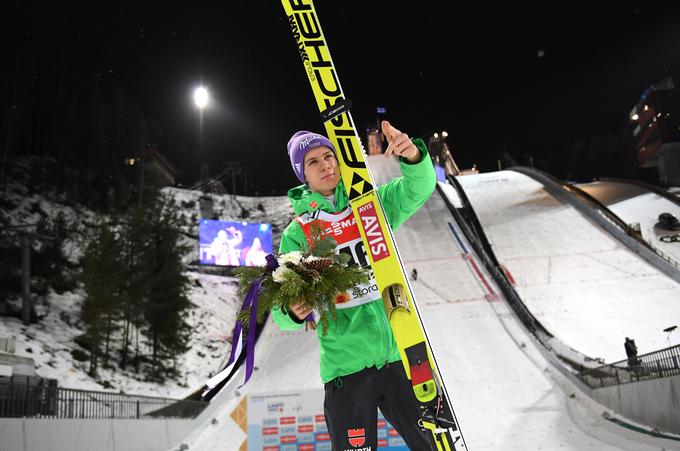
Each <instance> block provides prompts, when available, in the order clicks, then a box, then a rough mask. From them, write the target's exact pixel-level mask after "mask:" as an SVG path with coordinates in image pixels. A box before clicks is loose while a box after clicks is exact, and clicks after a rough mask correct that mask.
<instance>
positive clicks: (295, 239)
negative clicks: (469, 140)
mask: <svg viewBox="0 0 680 451" xmlns="http://www.w3.org/2000/svg"><path fill="white" fill-rule="evenodd" d="M413 143H414V144H415V145H416V146H417V147H418V149H419V150H420V152H421V154H422V158H421V160H420V161H419V162H418V163H412V164H410V163H408V162H406V161H405V160H404V159H402V160H401V162H400V166H401V172H402V176H401V177H396V178H394V179H392V180H390V181H389V182H388V183H386V184H384V185H380V186H378V188H377V189H378V195H379V196H380V199H381V201H382V205H383V207H384V209H385V214H386V216H387V220H388V222H389V224H390V226H391V227H392V230H396V229H397V228H398V227H399V226H400V225H401V224H403V223H404V221H406V220H407V219H408V218H409V217H410V216H411V215H413V213H415V212H416V211H417V210H418V209H419V208H420V207H421V206H422V205H423V204H424V203H425V202H426V201H427V199H428V198H429V197H430V195H431V194H432V192H433V191H434V187H435V184H436V180H437V178H436V175H435V172H434V167H433V165H432V161H431V160H430V158H429V157H428V154H427V147H426V146H425V143H424V142H423V141H422V140H420V139H414V140H413ZM288 199H289V200H290V203H291V204H292V205H293V209H294V210H295V214H296V215H301V214H303V213H305V212H308V211H309V212H311V211H314V209H313V208H312V207H311V206H310V203H312V202H311V200H312V199H313V200H316V204H318V207H317V208H321V209H322V210H323V211H326V212H329V213H334V212H338V211H341V210H343V209H345V208H346V207H347V205H348V199H347V192H346V191H345V186H344V184H343V182H342V181H340V183H339V184H338V186H337V187H336V188H335V201H334V204H335V207H333V206H332V205H331V204H330V203H329V202H328V201H327V200H326V198H325V197H323V196H322V195H321V194H319V193H312V192H311V191H310V190H309V187H308V186H307V185H300V186H297V187H295V188H292V189H290V190H289V191H288ZM305 243H306V238H305V235H304V233H303V232H302V229H301V227H300V225H299V224H298V223H297V221H292V222H291V223H290V224H289V225H288V226H287V227H286V229H285V230H284V231H283V235H282V237H281V245H280V247H279V252H280V253H287V252H292V251H296V250H300V249H302V248H303V246H304V245H305ZM378 300H379V302H370V303H368V304H364V305H359V306H357V307H350V308H345V309H338V310H337V319H336V320H332V319H331V320H329V322H328V331H327V334H326V335H325V336H324V335H322V333H321V327H319V328H318V329H317V332H318V337H319V354H320V370H321V379H322V380H323V382H324V383H326V382H328V381H331V380H333V379H335V378H336V377H339V376H346V375H349V374H353V373H356V372H357V371H361V370H362V369H364V368H367V367H371V366H376V367H377V368H382V366H383V365H385V363H387V362H396V361H398V360H400V359H401V357H400V356H399V351H398V349H397V345H396V342H395V341H394V336H393V335H392V329H391V327H390V324H389V322H388V320H387V315H386V313H385V307H384V305H383V302H382V299H381V298H377V299H376V301H378ZM272 317H273V319H274V322H276V324H278V326H279V327H280V328H281V329H283V330H296V329H299V328H301V327H303V325H304V321H302V322H300V321H298V320H297V318H295V317H293V316H291V315H289V314H288V313H287V312H285V311H283V310H281V309H274V310H273V311H272Z"/></svg>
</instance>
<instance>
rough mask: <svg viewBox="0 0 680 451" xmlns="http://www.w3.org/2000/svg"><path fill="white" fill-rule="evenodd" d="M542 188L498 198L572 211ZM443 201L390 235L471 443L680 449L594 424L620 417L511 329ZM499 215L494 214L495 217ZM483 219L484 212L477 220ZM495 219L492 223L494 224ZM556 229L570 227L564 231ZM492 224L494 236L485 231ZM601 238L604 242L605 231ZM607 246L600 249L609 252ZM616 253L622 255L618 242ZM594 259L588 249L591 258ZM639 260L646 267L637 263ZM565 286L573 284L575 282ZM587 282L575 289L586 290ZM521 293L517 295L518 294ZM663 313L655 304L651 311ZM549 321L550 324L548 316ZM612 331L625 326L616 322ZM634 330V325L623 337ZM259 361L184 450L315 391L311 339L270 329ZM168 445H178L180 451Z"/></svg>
mask: <svg viewBox="0 0 680 451" xmlns="http://www.w3.org/2000/svg"><path fill="white" fill-rule="evenodd" d="M369 164H370V166H371V170H372V172H373V176H374V177H375V179H376V180H377V181H378V182H384V181H386V180H388V179H389V178H391V177H393V176H395V175H398V173H399V168H398V164H397V163H396V161H395V160H391V159H390V160H385V159H384V158H383V157H382V156H371V157H369ZM514 174H517V173H511V174H510V175H509V176H508V174H501V175H500V177H502V178H508V179H509V178H511V177H514ZM517 175H518V176H519V177H520V179H526V180H525V181H527V180H528V181H530V179H529V178H528V177H526V176H524V175H521V174H517ZM498 176H499V175H498V174H494V175H493V177H498ZM466 177H467V176H466ZM485 177H492V176H491V175H489V176H485ZM464 178H465V177H459V180H461V181H463V180H462V179H464ZM477 180H478V185H479V192H481V191H482V187H486V189H488V190H492V191H494V192H497V193H500V192H501V190H499V189H498V186H497V185H494V184H491V183H490V182H489V180H490V179H489V178H487V179H486V181H485V182H482V180H483V178H480V179H477ZM468 182H469V183H473V179H468V180H467V181H466V182H465V184H466V185H468ZM486 182H489V184H487V183H486ZM468 188H470V190H471V191H472V192H475V191H477V190H476V189H474V188H473V187H472V186H469V185H468ZM542 190H543V189H542V188H541V186H540V184H538V183H536V184H535V185H533V186H532V187H531V188H530V189H529V193H528V194H529V196H528V198H526V199H523V198H521V197H519V196H520V193H517V192H516V193H511V192H509V191H507V192H506V194H507V196H508V198H512V199H514V200H513V203H515V204H520V205H521V204H525V205H528V206H531V205H541V204H542V203H547V204H549V205H552V206H555V207H557V209H558V210H569V208H568V207H565V206H561V207H560V205H561V204H560V203H559V202H557V201H550V200H549V199H548V197H549V195H548V194H545V196H546V199H544V200H543V201H538V202H537V199H536V198H535V195H536V192H540V191H542ZM525 194H527V193H525ZM445 197H446V198H447V200H448V201H449V202H450V203H453V204H454V205H460V200H459V199H457V197H456V193H455V190H453V189H452V187H451V186H450V185H448V184H446V183H440V189H439V190H438V191H437V192H435V193H434V194H433V195H432V197H431V198H430V200H429V201H428V202H427V203H426V204H425V206H423V208H422V209H421V210H420V211H419V212H418V213H416V214H415V215H414V216H413V217H412V218H411V219H409V220H408V221H407V222H406V223H405V224H404V225H403V226H402V227H401V228H400V229H399V230H398V231H397V232H396V234H395V238H396V241H397V246H398V250H399V252H400V255H401V257H402V260H403V261H404V264H405V266H406V269H407V271H408V272H409V273H410V272H411V270H412V269H414V268H415V269H416V270H417V272H418V277H417V280H413V281H411V284H412V286H413V288H414V290H415V293H416V298H417V302H418V305H419V310H420V312H421V315H422V316H423V320H424V323H425V327H426V329H427V334H428V336H429V338H430V341H431V344H432V347H433V351H434V354H435V358H436V359H437V362H438V364H439V366H440V368H441V371H442V375H443V378H444V381H445V384H446V386H447V389H448V391H449V394H450V396H451V400H452V403H453V406H454V408H455V411H456V415H457V417H458V419H459V421H460V424H461V429H462V431H463V435H464V436H465V440H466V442H467V445H468V448H469V449H470V450H482V449H483V450H502V449H503V450H504V449H508V447H513V448H514V449H539V448H540V449H548V450H553V449H560V450H562V449H566V450H569V449H572V450H582V449H598V450H618V449H626V450H651V449H660V448H665V449H680V442H677V441H674V440H672V439H664V438H658V437H653V436H650V435H647V434H644V433H640V432H635V431H633V430H631V429H628V428H624V427H621V426H619V425H617V424H615V423H613V422H612V421H608V420H607V419H605V418H604V417H603V412H607V414H608V416H609V417H611V418H616V417H617V414H616V412H614V411H611V410H609V409H607V408H606V407H604V406H603V405H602V404H599V403H597V402H595V401H594V400H593V399H592V398H591V397H590V396H589V395H590V392H589V390H588V389H587V388H585V387H584V386H583V385H582V384H579V382H578V381H577V380H576V379H575V378H574V377H571V376H570V373H569V370H568V369H566V366H565V365H564V364H563V363H561V361H560V360H559V359H557V358H556V357H555V356H554V354H553V353H551V352H548V351H546V349H545V348H544V347H543V345H541V344H540V343H539V342H538V341H537V340H536V339H535V337H534V335H532V334H531V333H529V332H528V331H527V330H526V329H525V327H524V326H523V325H522V324H521V323H520V321H519V320H518V319H517V317H516V315H515V314H514V313H513V310H512V309H511V308H510V306H509V305H508V303H507V302H506V301H505V300H504V297H503V295H502V290H501V289H499V287H498V285H497V284H496V282H495V280H494V278H493V277H492V275H491V274H490V273H489V272H487V270H486V268H485V267H484V265H483V264H482V262H481V261H480V259H479V257H478V256H477V255H475V254H474V252H473V251H472V246H471V243H470V242H468V240H467V239H466V237H465V234H464V233H463V231H462V230H461V228H460V226H459V225H458V224H457V222H456V220H455V218H454V216H453V215H452V212H451V210H450V209H449V205H447V202H446V200H445ZM475 197H476V196H475ZM536 202H537V203H536ZM490 210H493V209H490ZM511 210H514V211H515V213H516V216H517V217H521V216H525V215H521V214H520V213H519V212H518V211H517V210H518V209H517V208H511ZM572 210H573V209H572ZM497 212H498V211H497ZM506 213H508V212H507V211H506ZM498 214H499V216H502V213H501V212H498ZM481 216H482V217H486V215H485V214H483V215H481ZM550 216H551V215H546V216H545V217H544V218H543V219H545V220H549V218H550ZM573 217H575V218H576V220H579V219H578V218H579V215H578V214H576V213H573ZM513 218H514V216H513ZM515 220H516V218H515ZM503 222H504V221H501V220H499V221H498V225H499V226H500V225H501V224H502V223H503ZM534 223H537V224H538V223H539V221H538V220H537V219H536V218H534ZM522 227H523V226H520V227H519V229H521V228H522ZM541 228H543V229H548V230H550V229H551V227H550V225H546V226H543V225H540V226H539V229H541ZM564 228H565V229H567V230H571V228H570V227H569V226H568V225H566V224H565V225H564ZM584 228H585V226H584ZM490 229H494V226H493V225H492V226H491V227H490ZM590 229H595V230H597V227H596V226H594V225H593V224H591V223H589V225H588V230H590ZM520 232H521V233H522V236H523V237H524V238H526V237H527V236H528V235H531V231H530V230H523V231H522V230H520ZM553 232H555V230H553ZM507 233H509V232H508V231H507V230H505V231H503V237H502V238H501V236H495V240H494V242H495V246H494V249H495V248H497V247H498V246H501V245H502V242H504V240H505V239H506V238H505V234H507ZM513 233H514V234H516V233H517V232H513ZM593 233H596V232H593ZM600 234H602V232H600ZM602 235H603V236H604V237H605V238H607V235H606V234H602ZM600 238H601V237H600ZM572 239H573V238H572ZM574 240H575V239H574ZM511 241H512V242H513V243H515V246H514V247H515V248H517V249H522V248H524V247H525V246H524V245H523V244H522V243H519V242H517V241H513V240H511ZM530 241H531V239H530ZM536 241H538V240H536ZM575 241H577V240H575ZM586 241H587V242H590V240H586ZM544 245H545V244H544ZM612 245H613V244H612V243H611V242H609V246H612ZM539 248H541V246H540V245H539V244H538V243H536V245H535V247H534V249H539ZM524 252H527V251H524ZM551 252H552V253H556V254H557V255H561V254H560V253H559V252H558V249H557V248H554V247H550V246H549V247H548V249H546V250H544V251H543V255H546V258H547V255H548V254H549V253H551ZM617 252H620V253H625V252H627V251H626V250H625V248H623V246H619V247H618V248H617ZM601 253H602V252H599V253H598V252H595V256H596V258H598V255H599V254H601ZM615 253H616V252H615ZM584 258H586V259H587V258H588V257H584ZM524 260H526V259H524ZM524 260H523V259H518V261H524ZM637 260H639V258H637ZM506 262H507V263H508V264H509V267H510V268H509V269H511V270H512V271H513V274H514V275H515V277H516V278H519V280H520V282H517V283H518V284H520V283H521V284H524V285H526V284H525V277H528V276H526V275H525V270H524V269H523V268H520V267H519V266H517V267H515V265H514V260H513V259H509V260H508V259H506ZM544 264H545V260H543V261H542V262H541V265H544ZM637 264H638V265H639V266H644V265H645V263H644V262H642V263H639V262H638V263H637ZM572 266H573V268H572V270H573V271H575V270H576V269H578V268H579V267H580V264H578V263H575V264H573V265H572ZM603 266H604V267H605V268H601V272H602V273H603V276H602V277H606V276H605V274H606V273H607V271H606V270H605V269H606V268H609V266H608V265H607V264H603ZM532 271H533V270H532V269H531V268H528V269H526V273H527V274H532V273H533V272H532ZM648 273H650V277H657V278H658V281H659V282H663V284H664V285H663V287H666V288H665V289H667V290H671V291H672V290H675V289H677V288H674V285H673V284H674V283H675V282H674V281H672V280H668V278H667V277H666V276H664V275H663V274H662V275H659V274H657V272H654V271H653V270H648ZM616 274H617V276H618V275H619V274H618V273H616ZM627 275H628V274H627ZM564 276H565V274H561V277H564ZM543 277H545V273H544V274H543ZM553 277H554V276H553ZM571 279H574V280H576V281H580V280H581V279H579V278H577V277H576V276H572V277H571ZM587 279H588V278H586V279H585V280H582V281H581V282H583V283H585V282H587ZM556 280H559V279H556ZM616 280H617V281H618V278H617V279H616ZM562 282H563V283H558V284H556V285H555V286H554V287H553V288H554V289H556V290H561V291H563V292H565V296H571V294H570V293H571V292H572V290H573V292H574V293H577V290H579V289H581V288H582V287H580V286H578V287H576V288H574V289H572V288H570V287H569V285H568V283H566V282H567V281H566V280H564V279H562ZM529 285H531V284H529ZM676 285H677V284H676ZM519 290H520V291H526V289H525V288H519ZM543 290H544V291H545V294H547V288H545V287H544V288H543ZM672 292H673V291H672ZM551 293H552V292H551ZM671 294H672V293H671ZM556 296H557V295H554V294H551V295H550V296H549V297H548V301H547V302H548V305H544V304H541V306H540V308H539V309H538V310H537V316H538V317H539V318H540V319H541V320H544V319H546V318H548V317H549V316H550V317H552V313H553V312H555V313H557V314H560V311H559V309H555V308H552V307H551V308H548V307H550V305H551V303H552V301H553V299H554V298H555V297H556ZM574 297H576V296H575V295H574ZM536 302H538V299H536ZM664 305H665V308H668V307H669V304H664ZM662 308H664V306H661V307H659V309H662ZM675 311H677V308H676V309H675ZM546 313H550V315H547V314H546ZM574 314H575V315H577V316H578V315H579V314H578V313H574ZM609 319H611V318H609ZM554 322H555V323H558V321H557V320H554ZM631 322H632V321H631ZM659 323H661V321H660V320H659ZM549 324H550V325H551V326H552V325H553V324H552V323H549ZM589 325H590V328H591V329H596V330H586V328H585V326H580V327H581V328H582V329H584V333H585V332H586V331H587V332H588V334H587V336H589V337H591V338H590V339H589V340H586V339H585V338H583V337H581V340H580V341H579V340H577V341H576V345H577V346H578V345H579V344H581V342H583V343H585V344H587V346H585V345H584V347H585V349H583V350H582V351H583V352H586V351H587V352H591V351H592V352H594V354H597V353H598V352H599V353H600V354H601V355H603V356H609V355H611V356H614V357H613V358H614V359H618V358H619V357H620V353H621V350H622V349H623V346H622V341H621V342H619V340H618V339H617V338H615V337H612V338H611V339H610V340H608V342H607V343H608V344H605V345H599V344H597V343H591V340H593V341H596V340H598V339H599V335H598V333H599V332H598V331H597V329H598V328H597V327H595V326H594V322H593V323H589ZM619 327H624V328H625V327H627V326H626V325H625V324H624V325H623V326H619ZM565 329H568V327H562V328H558V329H557V331H556V332H555V333H561V332H563V331H564V330H565ZM636 331H637V329H634V330H633V331H632V332H631V335H632V334H633V333H634V332H636ZM590 332H593V335H591V334H590ZM565 336H566V339H569V338H571V336H570V335H568V334H566V333H565ZM640 337H642V335H640ZM566 343H569V342H568V341H566ZM569 344H570V345H571V343H569ZM619 348H621V349H619ZM605 351H607V353H606V354H605ZM256 360H257V362H256V365H257V366H258V368H259V370H258V371H256V373H255V376H254V377H253V379H251V381H250V382H249V383H248V385H246V386H245V387H243V389H241V390H236V389H235V387H236V385H238V384H240V383H241V377H242V376H241V375H237V376H236V377H235V378H234V379H233V380H231V381H230V382H229V384H228V385H227V386H225V388H224V389H223V390H222V391H221V392H220V394H219V395H218V396H217V397H216V398H215V399H214V400H213V405H212V406H211V408H212V410H211V412H210V413H208V414H207V415H203V417H202V419H198V420H197V422H196V423H197V427H196V429H195V430H194V432H193V433H192V434H191V435H190V436H189V437H187V438H186V439H185V440H183V441H182V443H183V444H184V445H186V446H187V447H188V449H200V450H208V451H210V450H223V449H238V446H240V444H241V443H242V441H243V440H245V438H246V434H245V432H244V431H243V428H240V427H238V426H237V425H236V422H235V421H234V418H236V417H237V416H238V415H237V412H238V409H239V406H242V405H243V403H244V400H245V399H246V397H247V396H248V395H256V394H257V393H259V392H271V391H272V390H274V391H275V390H281V391H283V392H286V391H288V390H290V389H291V388H295V389H306V388H310V389H313V388H321V384H320V381H319V376H318V374H317V371H318V368H317V365H318V350H317V348H316V338H315V337H314V336H313V335H312V334H311V333H305V332H296V333H284V332H281V331H279V330H278V328H277V327H276V325H274V324H272V323H269V324H267V326H266V328H265V330H264V331H263V335H262V337H261V338H260V341H259V342H258V345H257V352H256ZM172 449H173V450H178V449H180V446H177V447H174V448H172Z"/></svg>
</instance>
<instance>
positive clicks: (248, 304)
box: [203, 254, 279, 396]
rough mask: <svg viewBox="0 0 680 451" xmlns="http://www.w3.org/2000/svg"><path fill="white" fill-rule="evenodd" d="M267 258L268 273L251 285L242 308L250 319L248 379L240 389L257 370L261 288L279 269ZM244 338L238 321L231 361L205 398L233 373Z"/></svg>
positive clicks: (216, 377)
mask: <svg viewBox="0 0 680 451" xmlns="http://www.w3.org/2000/svg"><path fill="white" fill-rule="evenodd" d="M265 258H266V259H267V267H266V273H265V274H263V275H262V277H260V278H259V279H257V280H256V281H254V282H253V283H252V284H251V285H250V288H249V289H248V293H247V294H246V297H245V299H244V300H243V305H242V306H241V312H244V311H246V310H248V309H250V317H249V318H248V337H247V338H246V343H245V349H246V378H245V381H243V384H241V385H239V386H238V388H241V387H243V386H244V385H245V384H246V383H247V382H248V380H250V377H251V376H252V374H253V369H254V368H255V329H256V328H257V301H258V295H259V293H260V288H261V287H262V283H263V282H264V278H265V277H266V275H267V274H270V273H272V272H273V271H274V270H275V269H276V268H278V267H279V262H278V261H277V260H276V257H274V256H273V255H272V254H268V255H267V256H266V257H265ZM242 337H243V324H241V321H236V326H235V327H234V333H233V336H232V339H231V352H230V354H229V361H228V362H227V364H226V365H225V368H224V369H223V370H222V371H220V372H219V373H218V374H217V375H215V376H213V377H212V378H211V379H210V380H209V381H208V383H207V386H208V389H207V390H205V391H204V392H203V396H205V395H206V394H207V393H209V392H210V391H211V390H212V389H213V388H214V387H215V386H217V384H219V383H220V382H221V381H223V380H224V379H226V377H227V376H228V375H229V373H230V372H231V369H232V368H231V367H232V366H233V365H234V362H235V361H236V359H237V358H238V357H239V356H240V354H241V352H243V349H242V348H241V346H240V345H241V340H242ZM238 349H240V350H238ZM237 350H238V351H237Z"/></svg>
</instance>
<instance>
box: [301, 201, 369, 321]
mask: <svg viewBox="0 0 680 451" xmlns="http://www.w3.org/2000/svg"><path fill="white" fill-rule="evenodd" d="M295 220H296V221H297V222H298V224H300V227H302V231H303V232H304V234H305V236H306V237H307V241H309V236H310V229H311V225H312V223H313V222H314V221H318V223H319V225H320V226H321V228H322V230H323V231H324V233H325V234H326V235H328V236H332V237H333V238H334V239H335V241H337V243H338V247H337V252H338V253H340V252H342V253H345V254H347V255H349V262H348V263H347V264H348V265H350V266H351V265H360V266H362V267H365V266H368V267H370V264H369V262H368V256H367V255H366V250H365V248H364V242H363V240H362V239H361V234H360V233H359V227H358V226H357V222H356V219H355V218H354V213H352V208H351V207H349V206H348V207H347V208H345V209H344V210H342V211H339V212H337V213H326V212H325V211H322V210H316V211H315V212H313V213H305V214H303V215H300V216H298V217H297V218H295ZM370 277H371V278H370V280H369V281H368V283H367V284H365V285H357V286H356V287H354V289H353V290H352V291H351V292H345V293H340V294H339V295H338V296H337V297H336V299H335V307H336V308H350V307H356V306H357V305H362V304H367V303H369V302H373V301H375V300H377V299H380V291H379V290H378V284H377V283H376V280H375V276H374V275H373V271H372V270H371V275H370Z"/></svg>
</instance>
